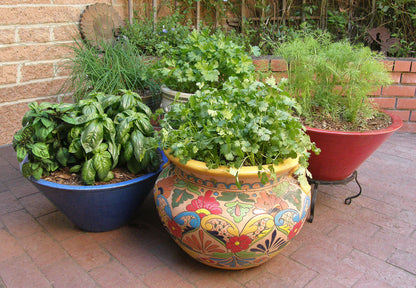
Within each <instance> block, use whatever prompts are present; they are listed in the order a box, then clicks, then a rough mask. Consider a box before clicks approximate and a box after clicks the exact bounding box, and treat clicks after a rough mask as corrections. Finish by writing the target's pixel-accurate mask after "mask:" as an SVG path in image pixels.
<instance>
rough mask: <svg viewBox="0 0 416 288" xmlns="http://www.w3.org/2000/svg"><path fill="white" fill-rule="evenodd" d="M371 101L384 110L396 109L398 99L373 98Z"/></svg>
mask: <svg viewBox="0 0 416 288" xmlns="http://www.w3.org/2000/svg"><path fill="white" fill-rule="evenodd" d="M371 100H372V101H373V103H375V104H377V105H378V106H379V107H380V108H383V109H394V108H395V105H396V98H371Z"/></svg>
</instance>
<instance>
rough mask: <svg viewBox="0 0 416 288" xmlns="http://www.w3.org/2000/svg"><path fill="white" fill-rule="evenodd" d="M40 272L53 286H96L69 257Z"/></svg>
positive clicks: (86, 287)
mask: <svg viewBox="0 0 416 288" xmlns="http://www.w3.org/2000/svg"><path fill="white" fill-rule="evenodd" d="M42 272H43V273H44V274H45V276H46V278H48V280H49V281H50V282H51V283H53V287H55V288H64V287H82V288H96V287H97V285H96V284H95V283H94V281H93V280H92V279H91V278H90V277H89V275H88V274H87V273H86V272H85V271H84V270H83V269H82V268H81V267H79V266H78V265H77V264H75V263H74V261H72V260H71V259H69V258H66V259H64V260H62V261H60V262H57V263H55V264H54V265H50V266H48V267H47V268H45V269H43V270H42Z"/></svg>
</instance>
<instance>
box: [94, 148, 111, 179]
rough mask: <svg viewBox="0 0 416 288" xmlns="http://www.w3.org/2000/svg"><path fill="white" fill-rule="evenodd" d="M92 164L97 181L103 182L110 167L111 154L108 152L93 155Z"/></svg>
mask: <svg viewBox="0 0 416 288" xmlns="http://www.w3.org/2000/svg"><path fill="white" fill-rule="evenodd" d="M92 159H93V163H94V169H95V171H96V172H97V177H98V179H99V180H104V179H105V178H106V177H107V174H108V172H109V171H110V169H111V167H112V164H113V163H112V162H111V154H110V152H108V151H104V152H101V153H97V154H95V155H94V157H93V158H92Z"/></svg>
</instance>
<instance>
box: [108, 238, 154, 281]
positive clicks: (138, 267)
mask: <svg viewBox="0 0 416 288" xmlns="http://www.w3.org/2000/svg"><path fill="white" fill-rule="evenodd" d="M103 246H104V247H105V249H106V250H107V251H108V252H109V253H110V254H111V255H112V256H113V257H115V258H116V259H117V260H118V261H119V262H120V263H121V264H122V265H124V266H126V267H129V271H130V272H131V273H133V274H134V275H135V276H139V277H141V276H143V275H145V274H146V273H148V272H149V271H152V270H154V269H155V268H157V267H159V266H161V264H162V262H161V260H159V259H158V258H156V257H155V256H154V255H153V254H151V253H150V252H149V251H148V249H147V248H146V247H142V246H140V245H137V239H134V238H128V237H120V238H117V239H115V240H114V241H111V242H108V243H105V244H104V245H103ZM137 259H141V261H140V262H139V261H137Z"/></svg>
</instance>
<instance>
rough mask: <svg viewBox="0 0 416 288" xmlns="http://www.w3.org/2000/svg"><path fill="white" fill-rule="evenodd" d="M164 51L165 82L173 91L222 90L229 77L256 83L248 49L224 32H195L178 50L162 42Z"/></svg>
mask: <svg viewBox="0 0 416 288" xmlns="http://www.w3.org/2000/svg"><path fill="white" fill-rule="evenodd" d="M160 51H161V53H163V55H164V57H163V58H162V60H161V63H160V65H161V67H160V69H159V71H160V74H161V77H164V78H163V80H162V81H163V82H164V84H166V86H168V87H169V88H170V89H172V90H176V91H180V92H186V93H194V92H195V91H197V90H198V89H203V88H204V87H213V88H218V89H220V88H221V87H222V84H223V83H224V82H225V81H227V79H228V78H229V77H237V78H238V79H240V80H241V81H242V80H244V79H250V80H254V74H253V71H255V67H254V65H253V61H252V59H251V57H250V56H249V54H248V53H247V52H246V51H245V48H244V46H243V45H240V44H237V43H236V42H234V41H233V38H232V37H229V36H227V35H226V34H225V33H224V32H222V31H221V30H217V31H215V32H213V33H212V31H211V30H210V29H209V28H203V29H201V30H200V31H198V30H194V31H192V33H190V35H189V36H188V37H187V38H186V39H185V40H184V42H183V44H181V45H179V46H178V47H171V46H169V45H168V44H167V43H161V45H160Z"/></svg>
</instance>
